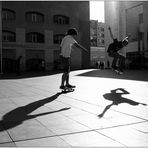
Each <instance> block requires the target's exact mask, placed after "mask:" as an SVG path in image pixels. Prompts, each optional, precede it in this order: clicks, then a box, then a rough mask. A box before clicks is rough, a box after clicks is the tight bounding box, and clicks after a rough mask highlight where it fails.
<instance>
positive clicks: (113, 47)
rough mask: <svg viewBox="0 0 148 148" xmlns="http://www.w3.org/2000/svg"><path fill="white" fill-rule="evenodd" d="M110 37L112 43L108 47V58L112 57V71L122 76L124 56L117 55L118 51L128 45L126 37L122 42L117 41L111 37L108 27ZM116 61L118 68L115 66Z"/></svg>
mask: <svg viewBox="0 0 148 148" xmlns="http://www.w3.org/2000/svg"><path fill="white" fill-rule="evenodd" d="M108 29H109V32H110V36H111V38H112V39H113V43H111V44H110V45H109V47H108V50H107V52H108V56H110V57H113V61H112V65H111V67H112V69H113V70H115V71H116V72H118V73H119V74H123V67H124V63H125V56H123V55H121V54H119V52H118V51H119V50H121V49H122V48H123V47H125V46H126V45H127V44H128V37H126V38H124V39H123V40H122V41H118V40H117V39H115V38H114V37H113V34H112V31H111V28H110V27H109V28H108ZM117 60H119V63H118V67H117V66H116V64H117Z"/></svg>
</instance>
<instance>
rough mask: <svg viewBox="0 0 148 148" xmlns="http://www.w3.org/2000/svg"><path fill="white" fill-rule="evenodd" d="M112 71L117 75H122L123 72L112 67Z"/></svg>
mask: <svg viewBox="0 0 148 148" xmlns="http://www.w3.org/2000/svg"><path fill="white" fill-rule="evenodd" d="M113 71H115V73H116V74H119V75H122V74H123V73H122V72H120V71H119V70H117V69H114V70H113Z"/></svg>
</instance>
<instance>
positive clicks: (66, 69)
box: [61, 56, 70, 73]
mask: <svg viewBox="0 0 148 148" xmlns="http://www.w3.org/2000/svg"><path fill="white" fill-rule="evenodd" d="M61 62H62V69H63V71H64V72H66V73H69V72H70V58H65V57H63V56H61Z"/></svg>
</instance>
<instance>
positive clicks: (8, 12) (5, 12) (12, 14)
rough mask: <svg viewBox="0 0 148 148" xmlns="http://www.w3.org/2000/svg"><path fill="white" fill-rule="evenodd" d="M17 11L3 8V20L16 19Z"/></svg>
mask: <svg viewBox="0 0 148 148" xmlns="http://www.w3.org/2000/svg"><path fill="white" fill-rule="evenodd" d="M15 17H16V13H15V12H14V11H13V10H9V9H2V20H15Z"/></svg>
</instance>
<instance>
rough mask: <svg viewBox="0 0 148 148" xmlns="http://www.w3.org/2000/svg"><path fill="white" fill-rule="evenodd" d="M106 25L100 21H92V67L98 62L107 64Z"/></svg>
mask: <svg viewBox="0 0 148 148" xmlns="http://www.w3.org/2000/svg"><path fill="white" fill-rule="evenodd" d="M104 27H105V24H104V23H102V22H98V20H90V45H91V66H92V67H95V65H96V63H98V61H100V62H103V63H104V64H105V61H106V60H105V48H104V46H105V35H104V34H105V30H104Z"/></svg>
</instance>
